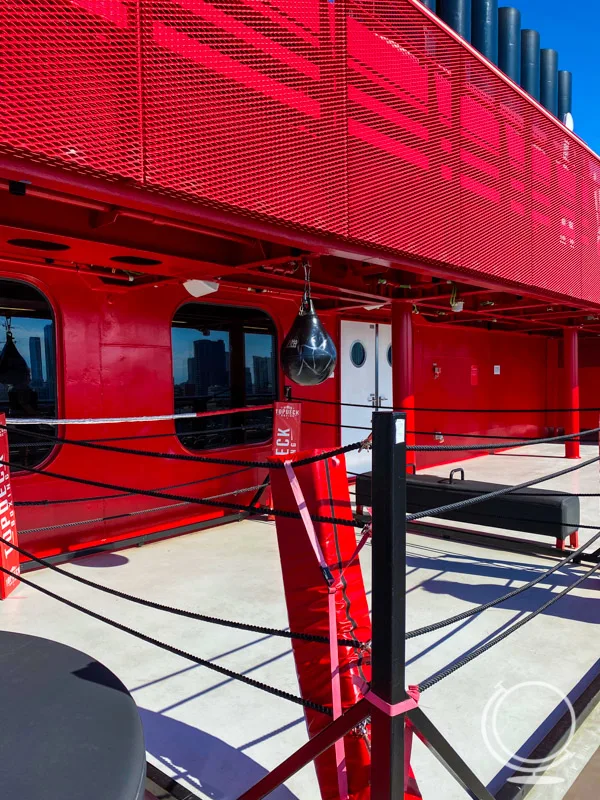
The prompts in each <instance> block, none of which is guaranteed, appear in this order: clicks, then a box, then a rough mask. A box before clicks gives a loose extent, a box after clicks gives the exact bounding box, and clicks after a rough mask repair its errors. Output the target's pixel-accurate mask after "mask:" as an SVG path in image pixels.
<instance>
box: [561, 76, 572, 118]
mask: <svg viewBox="0 0 600 800" xmlns="http://www.w3.org/2000/svg"><path fill="white" fill-rule="evenodd" d="M572 113H573V75H572V73H570V72H568V71H567V70H566V69H561V70H559V71H558V118H559V119H560V120H563V119H564V117H565V114H572Z"/></svg>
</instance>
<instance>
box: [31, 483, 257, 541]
mask: <svg viewBox="0 0 600 800" xmlns="http://www.w3.org/2000/svg"><path fill="white" fill-rule="evenodd" d="M262 487H263V484H262V483H259V484H257V485H256V486H245V487H244V488H242V489H234V490H233V491H232V492H222V493H221V494H214V495H211V496H210V497H207V498H206V500H216V499H217V498H221V497H233V496H236V495H238V494H246V493H247V492H252V491H256V490H257V489H261V488H262ZM187 505H189V503H187V502H184V503H173V504H172V505H168V506H154V507H153V508H141V509H139V510H138V511H125V512H122V513H121V514H111V515H110V516H108V517H96V518H95V519H80V520H77V521H75V522H63V523H60V524H58V525H45V526H44V527H43V528H26V529H25V530H20V531H19V535H24V534H26V533H42V532H43V531H56V530H60V529H61V528H75V527H77V526H79V525H92V524H95V523H97V522H111V521H112V520H115V519H123V518H124V517H137V516H139V515H140V514H151V513H152V512H155V511H167V510H169V509H171V508H181V507H182V506H187Z"/></svg>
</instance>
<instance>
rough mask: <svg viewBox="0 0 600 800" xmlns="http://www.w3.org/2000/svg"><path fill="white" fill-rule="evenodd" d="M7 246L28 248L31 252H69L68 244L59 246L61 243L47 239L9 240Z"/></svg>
mask: <svg viewBox="0 0 600 800" xmlns="http://www.w3.org/2000/svg"><path fill="white" fill-rule="evenodd" d="M8 244H12V245H13V247H28V248H29V249H31V250H48V251H50V250H52V251H55V252H56V251H58V250H70V247H69V245H68V244H61V242H51V241H49V240H48V239H9V240H8Z"/></svg>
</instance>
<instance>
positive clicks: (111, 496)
mask: <svg viewBox="0 0 600 800" xmlns="http://www.w3.org/2000/svg"><path fill="white" fill-rule="evenodd" d="M251 469H254V467H243V468H242V469H234V470H232V471H231V472H223V473H221V474H220V475H211V476H210V477H208V478H198V480H195V481H186V482H185V483H171V484H169V485H168V486H157V487H156V489H157V491H159V492H162V491H164V490H165V489H179V488H180V487H182V486H195V485H196V484H198V483H211V482H212V481H216V480H221V479H223V478H230V477H232V476H233V475H241V474H242V473H243V472H249V471H250V470H251ZM129 496H130V495H129V494H128V493H127V492H121V494H100V495H95V496H94V497H68V498H66V499H59V500H50V499H47V500H18V501H16V502H15V503H14V504H13V505H15V506H55V505H63V504H67V503H90V502H92V501H93V500H117V499H119V498H121V497H129Z"/></svg>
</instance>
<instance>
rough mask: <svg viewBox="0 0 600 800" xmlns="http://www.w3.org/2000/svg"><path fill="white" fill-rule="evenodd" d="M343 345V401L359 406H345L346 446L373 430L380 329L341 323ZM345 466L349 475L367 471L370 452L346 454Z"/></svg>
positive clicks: (343, 438)
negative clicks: (372, 416)
mask: <svg viewBox="0 0 600 800" xmlns="http://www.w3.org/2000/svg"><path fill="white" fill-rule="evenodd" d="M340 343H341V353H340V375H341V401H342V403H355V404H356V406H352V405H342V413H341V419H342V444H343V445H346V444H351V443H352V442H357V441H359V440H360V439H364V438H366V437H367V436H368V435H369V432H370V430H371V415H372V413H373V409H372V406H373V402H374V400H375V396H376V382H377V378H376V375H377V372H376V369H377V366H376V365H377V327H376V325H374V324H371V323H369V322H348V321H342V323H341V336H340ZM363 406H367V408H364V407H363ZM344 426H347V427H344ZM346 466H347V467H348V471H349V472H368V471H369V470H370V469H371V453H370V451H366V450H365V451H363V452H362V453H359V452H358V451H356V450H353V451H352V452H350V453H346Z"/></svg>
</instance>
